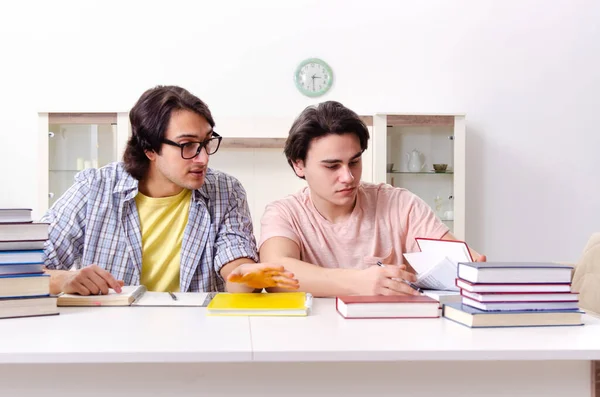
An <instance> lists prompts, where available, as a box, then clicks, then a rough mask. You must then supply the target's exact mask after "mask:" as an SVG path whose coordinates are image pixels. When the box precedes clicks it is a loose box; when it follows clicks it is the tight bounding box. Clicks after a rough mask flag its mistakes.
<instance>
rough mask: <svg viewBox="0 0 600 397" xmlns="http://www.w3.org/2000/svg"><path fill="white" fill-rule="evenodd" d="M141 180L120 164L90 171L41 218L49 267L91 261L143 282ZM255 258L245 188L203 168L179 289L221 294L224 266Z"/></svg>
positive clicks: (129, 279) (117, 275) (187, 232)
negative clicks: (47, 225) (47, 229)
mask: <svg viewBox="0 0 600 397" xmlns="http://www.w3.org/2000/svg"><path fill="white" fill-rule="evenodd" d="M137 193H138V181H137V180H136V179H135V178H133V177H132V176H131V175H130V174H129V173H127V171H125V168H124V166H123V164H122V163H120V162H118V163H112V164H109V165H107V166H105V167H102V168H100V169H88V170H84V171H82V172H80V173H78V174H77V175H76V176H75V183H74V184H73V186H71V187H70V188H69V190H67V192H66V193H65V194H64V195H62V196H61V197H60V198H59V199H58V200H57V201H56V203H55V204H54V205H53V206H52V207H51V208H50V209H49V210H48V212H47V213H46V214H45V215H44V216H43V218H42V220H41V221H42V222H48V223H50V236H49V239H48V241H47V242H46V245H45V247H44V253H45V265H46V267H47V268H48V269H57V270H68V269H69V268H71V266H73V265H75V266H77V267H78V268H79V267H82V266H87V265H89V264H92V263H93V264H96V265H98V266H100V267H102V268H104V269H106V270H107V271H109V272H110V273H112V274H113V276H115V278H117V279H118V280H123V281H124V282H125V285H136V284H139V282H140V274H141V271H142V237H141V236H142V234H141V228H140V219H139V215H138V211H137V207H136V205H135V196H136V195H137ZM239 258H251V259H253V260H255V261H257V260H258V256H257V249H256V241H255V239H254V235H253V233H252V220H251V217H250V211H249V208H248V202H247V201H246V192H245V190H244V188H243V187H242V185H241V184H240V183H239V182H238V181H237V180H236V179H235V178H233V177H231V176H229V175H227V174H224V173H222V172H219V171H216V170H212V169H208V171H207V173H206V179H205V181H204V184H203V185H202V187H201V188H200V189H198V190H194V192H193V194H192V203H191V205H190V212H189V217H188V223H187V225H186V228H185V232H184V236H183V242H182V244H181V265H180V266H181V269H180V289H181V291H192V292H195V291H208V292H211V291H223V290H224V289H225V282H224V280H223V278H222V277H221V275H220V270H221V268H222V267H223V265H225V264H227V263H228V262H231V261H233V260H235V259H239Z"/></svg>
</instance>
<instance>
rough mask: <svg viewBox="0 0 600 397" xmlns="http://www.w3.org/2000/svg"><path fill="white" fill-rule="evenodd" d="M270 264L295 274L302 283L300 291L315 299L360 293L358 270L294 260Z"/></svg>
mask: <svg viewBox="0 0 600 397" xmlns="http://www.w3.org/2000/svg"><path fill="white" fill-rule="evenodd" d="M269 262H271V263H274V264H277V265H282V266H284V267H285V269H286V270H288V271H290V272H292V273H294V277H296V279H298V281H299V282H300V291H304V292H310V293H311V294H312V295H313V296H315V297H334V296H339V295H353V294H356V293H358V292H357V287H356V282H357V281H356V280H357V278H358V272H359V271H358V270H355V269H329V268H324V267H320V266H316V265H313V264H310V263H307V262H303V261H301V260H298V259H293V258H281V259H274V260H269ZM268 290H269V292H284V291H285V292H289V290H286V289H283V288H269V289H268Z"/></svg>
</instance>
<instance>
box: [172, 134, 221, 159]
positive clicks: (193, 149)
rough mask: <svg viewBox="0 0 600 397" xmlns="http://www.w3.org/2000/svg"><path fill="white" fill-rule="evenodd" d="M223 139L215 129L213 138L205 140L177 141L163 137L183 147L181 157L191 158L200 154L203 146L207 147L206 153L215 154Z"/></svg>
mask: <svg viewBox="0 0 600 397" xmlns="http://www.w3.org/2000/svg"><path fill="white" fill-rule="evenodd" d="M221 139H223V137H222V136H221V135H219V134H217V133H216V132H214V131H213V133H212V138H210V139H207V140H205V141H203V142H186V143H177V142H173V141H171V140H169V139H163V140H162V142H163V143H165V144H167V145H171V146H177V147H178V148H180V149H181V158H183V159H185V160H190V159H193V158H194V157H196V156H197V155H199V154H200V151H201V150H202V148H206V153H207V154H208V155H211V154H215V153H216V152H217V150H219V146H220V145H221Z"/></svg>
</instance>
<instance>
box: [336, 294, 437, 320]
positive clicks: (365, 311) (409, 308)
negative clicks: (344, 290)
mask: <svg viewBox="0 0 600 397" xmlns="http://www.w3.org/2000/svg"><path fill="white" fill-rule="evenodd" d="M335 307H336V310H337V311H338V313H340V314H341V315H342V317H344V318H437V317H439V316H440V310H439V308H440V303H439V302H438V301H437V300H435V299H432V298H430V297H428V296H426V295H418V296H415V295H395V296H384V295H376V296H338V297H337V298H336V300H335Z"/></svg>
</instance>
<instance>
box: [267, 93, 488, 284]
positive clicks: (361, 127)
mask: <svg viewBox="0 0 600 397" xmlns="http://www.w3.org/2000/svg"><path fill="white" fill-rule="evenodd" d="M368 140H369V131H368V130H367V127H366V126H365V124H364V123H363V122H362V120H361V119H360V118H359V117H358V115H357V114H356V113H355V112H353V111H352V110H350V109H348V108H346V107H344V106H343V105H342V104H341V103H338V102H333V101H330V102H324V103H321V104H319V105H317V106H309V107H308V108H306V109H305V110H304V111H303V112H302V114H300V116H299V117H298V118H297V119H296V120H295V121H294V124H293V125H292V127H291V129H290V132H289V135H288V138H287V141H286V144H285V155H286V157H287V160H288V163H289V164H290V166H291V167H292V169H293V170H294V172H295V173H296V176H298V177H300V178H302V179H305V180H306V182H307V184H308V187H306V188H304V189H302V190H301V191H300V192H298V193H296V194H294V195H290V196H288V197H286V198H283V199H281V200H278V201H275V202H273V203H271V204H269V205H268V206H267V208H266V210H265V213H264V215H263V217H262V222H261V225H262V226H261V237H260V241H259V249H260V258H261V261H264V262H270V263H277V264H280V265H283V266H285V267H286V268H287V269H288V270H290V271H292V272H293V273H294V274H295V275H296V278H297V279H298V280H299V282H300V289H301V290H302V291H306V292H311V293H312V294H313V295H315V296H338V295H398V294H417V293H418V292H416V291H415V290H414V289H412V288H411V287H410V286H409V285H408V284H407V283H406V282H405V281H408V282H411V281H416V277H415V274H414V270H413V269H411V268H410V267H409V266H408V265H407V264H405V263H404V260H403V256H402V254H403V253H405V252H413V251H418V248H417V245H416V242H415V237H429V238H436V239H438V238H441V239H447V240H454V239H455V238H454V236H452V234H451V233H450V232H449V229H448V227H446V226H445V225H444V224H443V223H442V222H441V221H440V220H439V219H438V218H437V217H436V216H435V214H434V213H433V211H432V210H431V208H430V207H429V206H428V205H427V204H426V203H425V202H424V201H423V200H421V199H420V198H419V197H417V196H416V195H414V194H413V193H411V192H409V191H408V190H406V189H402V188H398V187H393V186H390V185H387V184H372V183H365V182H361V180H360V179H361V174H362V154H363V152H364V151H365V150H366V149H367V142H368ZM471 254H472V256H473V258H475V260H477V261H485V256H482V255H479V254H478V253H477V252H475V251H472V252H471ZM275 290H277V289H275Z"/></svg>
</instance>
